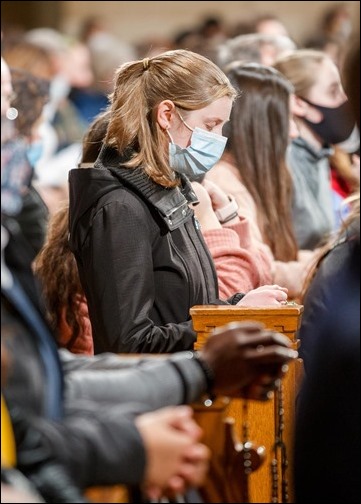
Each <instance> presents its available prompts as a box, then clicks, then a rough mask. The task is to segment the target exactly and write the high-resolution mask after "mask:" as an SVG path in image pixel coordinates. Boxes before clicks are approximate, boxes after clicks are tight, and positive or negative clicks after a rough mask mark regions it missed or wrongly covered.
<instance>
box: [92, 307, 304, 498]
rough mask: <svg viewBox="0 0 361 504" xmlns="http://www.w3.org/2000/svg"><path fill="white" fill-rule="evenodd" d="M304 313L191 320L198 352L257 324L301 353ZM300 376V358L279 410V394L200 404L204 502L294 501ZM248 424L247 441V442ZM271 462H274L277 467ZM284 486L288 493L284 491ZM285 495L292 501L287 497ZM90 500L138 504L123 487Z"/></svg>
mask: <svg viewBox="0 0 361 504" xmlns="http://www.w3.org/2000/svg"><path fill="white" fill-rule="evenodd" d="M302 312H303V306H301V305H297V304H288V305H281V306H280V307H271V308H246V307H239V306H229V305H220V306H218V305H217V306H209V305H206V306H194V307H193V308H192V309H191V316H192V319H193V325H194V328H195V330H196V332H197V343H196V349H197V350H199V349H201V348H202V346H203V345H204V343H205V342H206V340H207V338H208V336H209V334H210V333H211V332H212V331H213V329H214V328H216V327H219V326H221V325H224V324H227V323H228V322H233V321H242V320H243V321H249V320H253V321H259V322H262V323H263V324H264V325H265V326H266V327H267V328H269V329H273V330H276V331H278V332H280V333H283V334H284V335H285V336H287V337H288V338H289V339H290V340H291V341H292V347H293V348H295V349H297V348H298V341H297V339H296V331H297V329H298V327H299V323H300V320H301V315H302ZM301 376H302V362H301V360H300V359H299V360H298V361H297V362H295V363H292V365H291V366H290V369H289V371H288V373H287V376H286V378H284V380H283V383H282V395H283V404H281V405H280V404H279V401H278V399H279V397H277V394H276V397H275V398H274V399H272V400H270V401H268V402H267V403H259V402H257V401H247V402H246V401H243V400H229V399H228V398H225V397H221V398H217V400H216V401H214V402H213V404H211V405H206V404H204V403H201V402H200V403H197V404H194V405H193V408H194V411H195V418H196V420H197V422H198V423H199V425H200V426H201V427H202V429H203V431H204V442H205V443H206V444H207V445H208V446H209V447H210V448H211V450H212V460H211V467H210V471H209V475H208V477H207V481H206V482H205V485H204V486H203V487H202V488H201V489H200V492H201V494H202V496H203V498H204V500H205V502H209V503H217V502H225V503H226V502H227V503H228V502H230V503H241V502H259V503H262V502H287V501H288V502H293V482H292V463H293V461H292V448H291V446H292V435H293V423H294V407H295V397H296V393H297V387H298V384H299V382H300V379H301ZM280 406H283V409H284V415H283V424H284V430H283V432H282V440H283V443H284V445H285V446H286V450H287V459H288V460H287V461H288V464H289V465H288V468H287V469H285V467H283V466H282V460H281V453H280V449H279V448H277V457H276V458H275V457H274V453H273V449H274V446H275V438H276V429H277V427H279V425H278V417H279V415H278V410H279V407H280ZM245 417H247V418H245ZM246 423H247V424H248V437H247V439H244V435H245V424H246ZM245 442H246V444H245ZM273 459H274V460H276V464H275V465H274V466H272V461H273ZM245 462H246V466H245V464H244V463H245ZM245 469H248V470H249V471H250V474H246V471H245ZM272 474H273V482H272ZM276 476H277V477H278V480H277V481H276V479H275V477H276ZM282 483H283V488H284V490H283V492H282ZM286 483H288V490H287V488H285V487H286V485H285V484H286ZM273 484H274V487H273V486H272V485H273ZM286 490H287V492H288V497H286V495H285V493H286ZM272 492H273V493H272ZM86 495H87V497H88V498H89V500H90V501H91V502H102V503H116V502H117V503H127V502H139V501H138V500H134V498H132V497H131V492H130V491H129V490H128V489H127V488H126V487H124V486H121V485H119V486H114V487H92V488H89V489H88V490H87V492H86ZM272 498H273V500H272Z"/></svg>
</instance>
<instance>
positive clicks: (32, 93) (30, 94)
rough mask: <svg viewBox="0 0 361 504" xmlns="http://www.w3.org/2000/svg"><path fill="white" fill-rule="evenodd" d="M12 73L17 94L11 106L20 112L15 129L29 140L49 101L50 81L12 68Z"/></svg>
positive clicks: (15, 121)
mask: <svg viewBox="0 0 361 504" xmlns="http://www.w3.org/2000/svg"><path fill="white" fill-rule="evenodd" d="M10 73H11V81H12V86H13V90H14V93H15V98H14V99H13V100H12V103H11V104H12V106H13V107H14V108H16V109H17V111H18V116H17V118H16V119H15V120H14V123H15V127H16V130H17V132H18V133H19V134H20V135H21V136H24V137H27V138H29V137H30V136H31V131H32V128H33V126H34V125H35V124H36V122H37V121H38V119H40V117H41V115H42V113H43V108H44V105H45V104H46V103H47V102H48V100H49V81H47V80H45V79H41V78H40V77H36V76H35V75H32V74H31V73H29V72H27V71H26V70H22V69H19V68H10Z"/></svg>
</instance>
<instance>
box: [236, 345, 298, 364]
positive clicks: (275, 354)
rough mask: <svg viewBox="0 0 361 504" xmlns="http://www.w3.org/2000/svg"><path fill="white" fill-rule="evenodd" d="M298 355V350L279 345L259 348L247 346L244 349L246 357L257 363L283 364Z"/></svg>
mask: <svg viewBox="0 0 361 504" xmlns="http://www.w3.org/2000/svg"><path fill="white" fill-rule="evenodd" d="M297 357H298V352H297V351H296V350H292V349H291V348H285V347H283V346H279V345H276V346H274V345H271V346H264V345H259V346H258V348H257V347H256V348H247V349H245V350H244V359H245V360H248V361H252V362H253V363H254V364H255V365H256V364H257V365H260V364H276V363H278V364H283V363H286V362H289V361H291V360H294V359H296V358H297Z"/></svg>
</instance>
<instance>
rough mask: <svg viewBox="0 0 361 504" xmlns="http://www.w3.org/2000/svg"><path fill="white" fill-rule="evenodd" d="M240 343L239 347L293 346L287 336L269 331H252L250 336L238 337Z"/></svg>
mask: <svg viewBox="0 0 361 504" xmlns="http://www.w3.org/2000/svg"><path fill="white" fill-rule="evenodd" d="M238 342H239V346H243V347H246V346H250V347H257V346H258V345H264V346H269V345H281V346H284V347H290V346H291V344H292V343H291V341H290V340H289V338H287V336H284V335H283V334H280V333H277V332H274V331H269V330H263V331H258V332H256V331H250V334H244V333H243V334H240V335H239V336H238Z"/></svg>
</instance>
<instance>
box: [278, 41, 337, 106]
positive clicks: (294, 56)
mask: <svg viewBox="0 0 361 504" xmlns="http://www.w3.org/2000/svg"><path fill="white" fill-rule="evenodd" d="M326 59H329V56H327V54H325V53H324V52H322V51H315V50H313V49H299V50H297V51H294V52H292V53H289V54H287V55H285V56H282V57H280V58H278V59H277V60H276V61H275V63H274V64H273V67H274V68H276V69H277V70H278V71H279V72H281V73H282V74H283V75H284V76H285V77H286V78H287V79H288V80H289V81H290V82H291V83H292V84H293V87H294V88H295V93H296V95H297V96H300V97H301V98H307V96H308V93H309V91H310V89H311V88H312V86H313V85H314V84H315V82H316V78H317V75H318V71H319V67H320V65H321V64H322V62H323V61H325V60H326Z"/></svg>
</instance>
